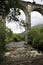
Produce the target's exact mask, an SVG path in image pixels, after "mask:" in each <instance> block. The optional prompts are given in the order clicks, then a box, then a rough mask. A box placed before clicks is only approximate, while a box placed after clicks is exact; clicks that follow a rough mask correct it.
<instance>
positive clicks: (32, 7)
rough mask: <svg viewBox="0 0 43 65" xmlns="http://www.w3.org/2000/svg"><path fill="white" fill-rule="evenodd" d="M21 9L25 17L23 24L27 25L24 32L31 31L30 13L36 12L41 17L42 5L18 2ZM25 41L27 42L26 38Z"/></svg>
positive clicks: (42, 12)
mask: <svg viewBox="0 0 43 65" xmlns="http://www.w3.org/2000/svg"><path fill="white" fill-rule="evenodd" d="M20 4H21V9H22V10H23V11H24V13H25V15H26V20H25V23H27V24H28V25H27V27H26V31H28V30H30V29H31V12H32V11H38V12H39V13H41V14H42V15H43V5H41V4H37V3H35V2H32V3H31V2H26V1H20ZM25 38H26V41H27V37H25Z"/></svg>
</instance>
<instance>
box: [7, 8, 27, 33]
mask: <svg viewBox="0 0 43 65" xmlns="http://www.w3.org/2000/svg"><path fill="white" fill-rule="evenodd" d="M20 12H21V14H20V15H18V16H17V18H18V19H19V21H17V22H16V21H14V20H11V22H8V21H7V20H6V26H7V27H8V28H9V29H11V30H12V31H13V33H15V34H20V33H23V32H25V27H24V26H23V23H22V21H23V22H25V19H26V16H25V13H24V11H23V10H21V9H20Z"/></svg>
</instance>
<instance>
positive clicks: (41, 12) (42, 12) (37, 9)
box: [32, 8, 43, 15]
mask: <svg viewBox="0 0 43 65" xmlns="http://www.w3.org/2000/svg"><path fill="white" fill-rule="evenodd" d="M32 11H37V12H39V13H40V14H42V15H43V10H42V9H41V8H35V9H33V10H32Z"/></svg>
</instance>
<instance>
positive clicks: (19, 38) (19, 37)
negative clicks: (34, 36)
mask: <svg viewBox="0 0 43 65" xmlns="http://www.w3.org/2000/svg"><path fill="white" fill-rule="evenodd" d="M12 37H13V40H14V41H16V42H19V41H23V40H24V34H13V36H12Z"/></svg>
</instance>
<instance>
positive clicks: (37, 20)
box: [6, 0, 43, 34]
mask: <svg viewBox="0 0 43 65" xmlns="http://www.w3.org/2000/svg"><path fill="white" fill-rule="evenodd" d="M25 1H30V2H33V0H25ZM35 2H36V3H38V4H43V0H42V2H41V0H35ZM25 18H26V17H25V14H24V12H23V11H22V10H21V15H20V16H19V19H23V20H25ZM38 24H43V16H42V15H41V14H40V13H39V12H36V11H33V12H31V27H32V26H35V25H38ZM6 26H7V27H8V28H11V30H12V31H13V33H16V34H18V33H21V32H23V31H25V28H24V27H22V26H20V25H19V24H18V23H17V22H14V21H12V22H10V23H8V22H7V23H6Z"/></svg>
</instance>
